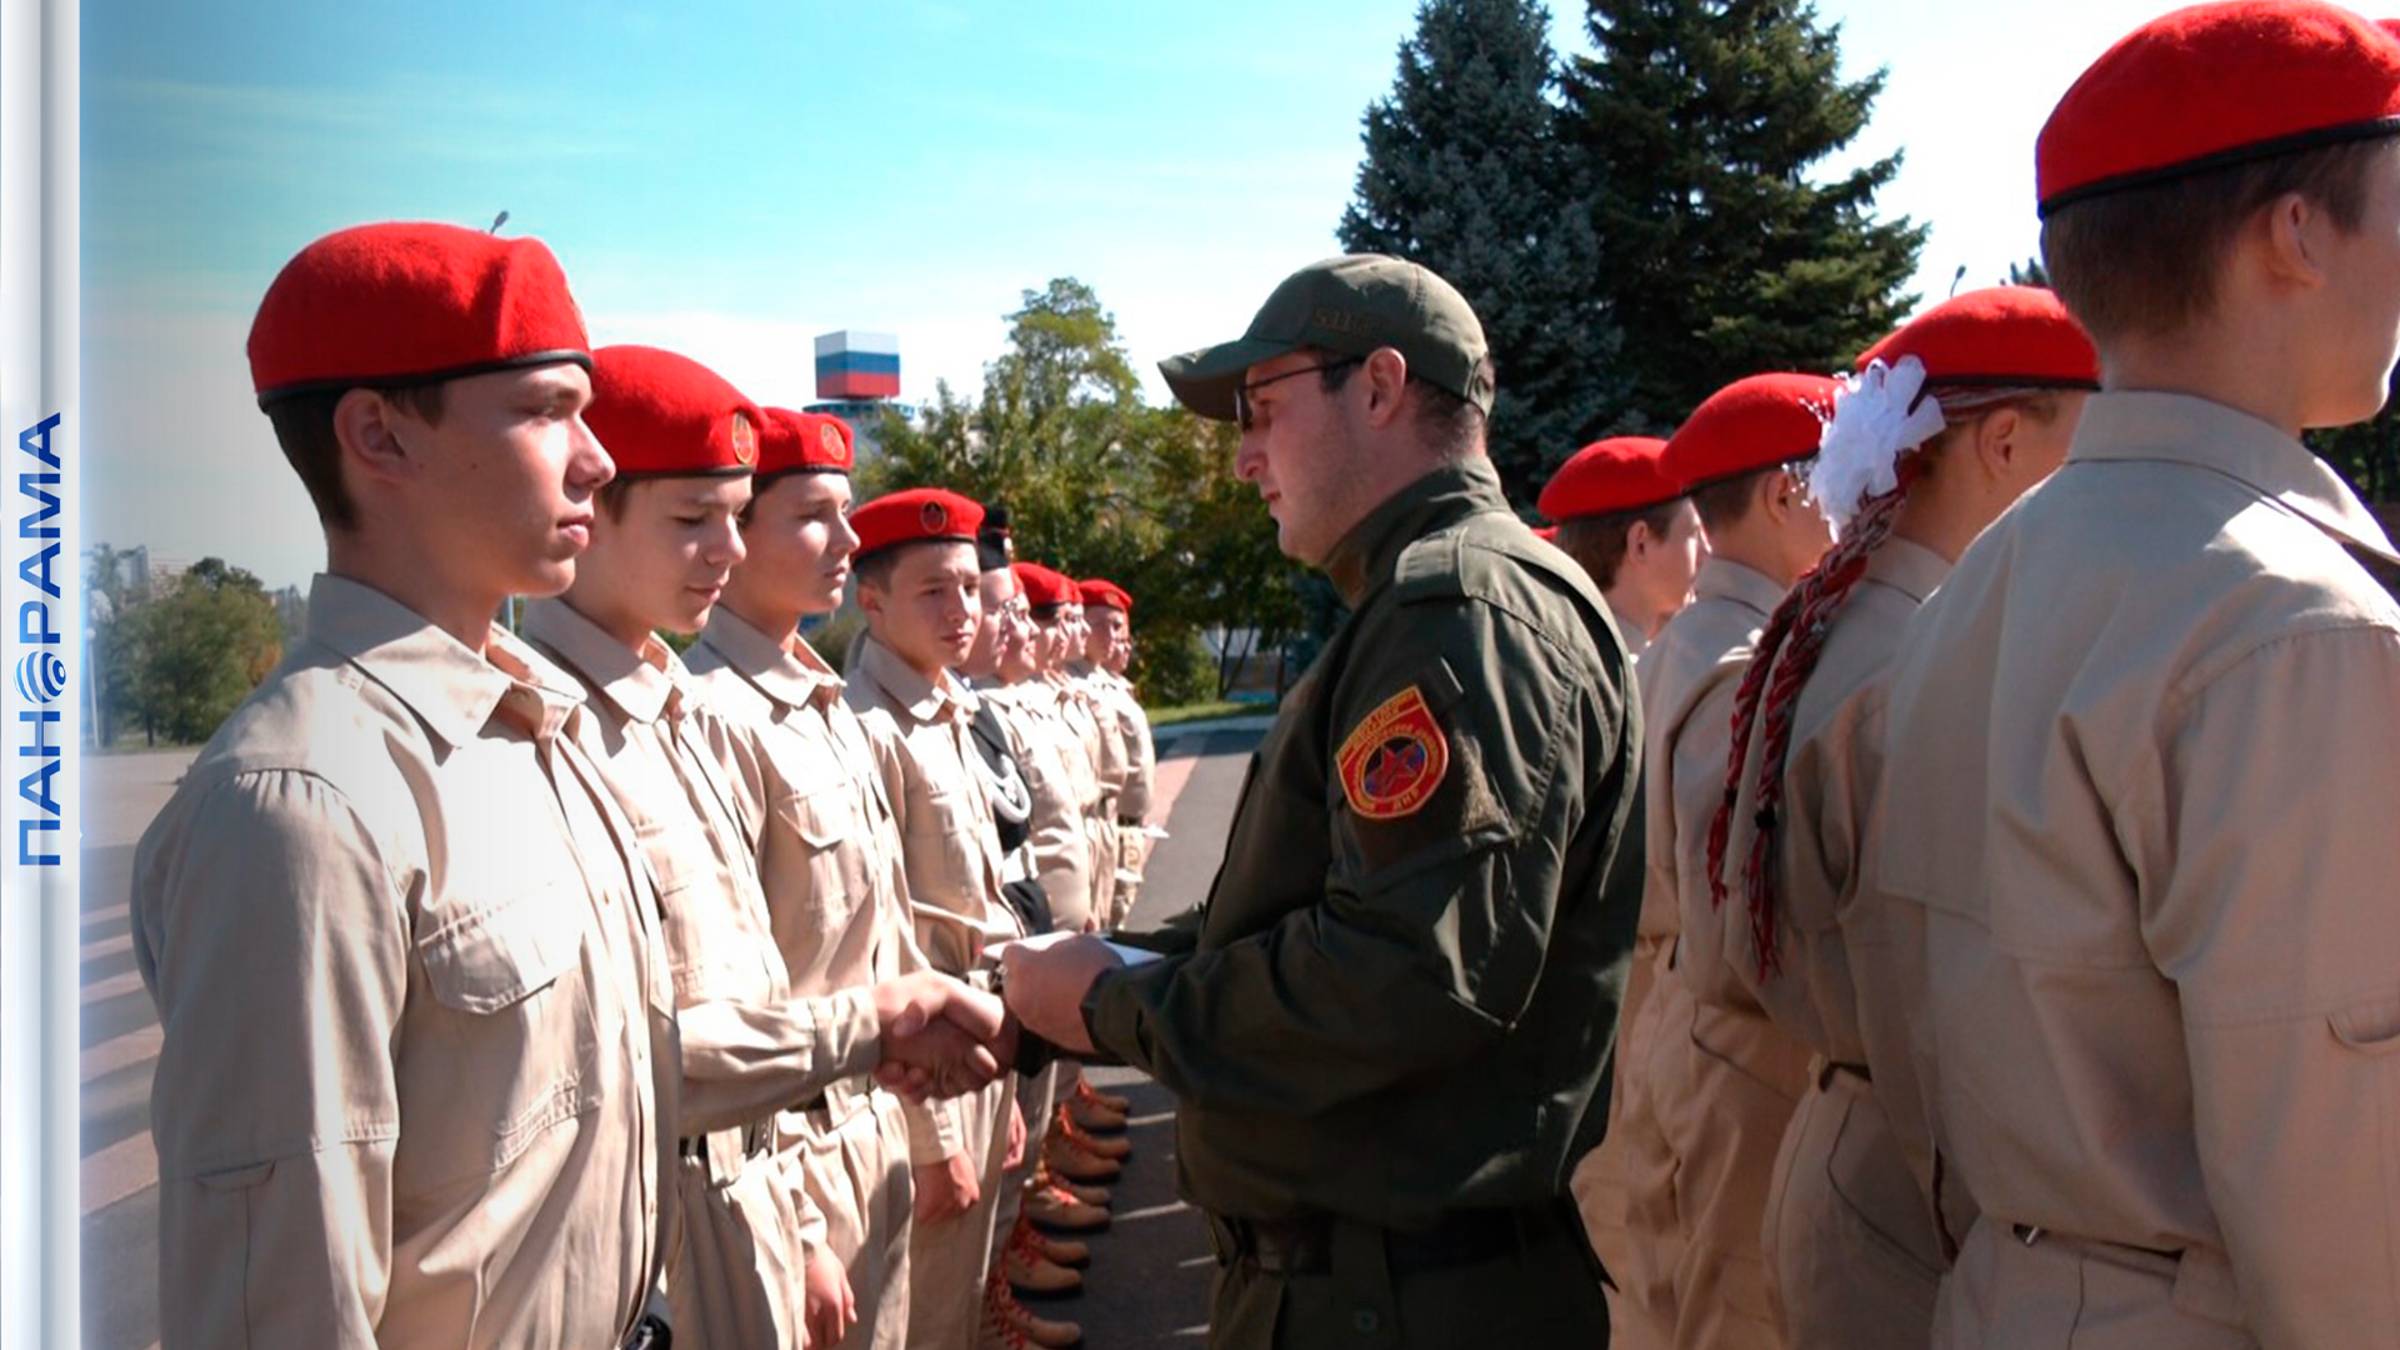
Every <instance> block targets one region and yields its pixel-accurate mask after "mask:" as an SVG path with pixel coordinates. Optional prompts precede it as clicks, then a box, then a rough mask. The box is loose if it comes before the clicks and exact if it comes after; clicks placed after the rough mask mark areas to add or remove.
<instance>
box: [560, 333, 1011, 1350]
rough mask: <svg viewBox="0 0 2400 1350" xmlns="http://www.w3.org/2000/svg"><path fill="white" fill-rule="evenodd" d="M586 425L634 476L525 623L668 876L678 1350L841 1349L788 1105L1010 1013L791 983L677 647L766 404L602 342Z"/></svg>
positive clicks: (719, 738) (721, 573) (928, 1052)
mask: <svg viewBox="0 0 2400 1350" xmlns="http://www.w3.org/2000/svg"><path fill="white" fill-rule="evenodd" d="M586 420H587V421H588V422H589V423H590V425H591V428H592V430H593V432H594V433H595V434H597V435H599V436H600V437H601V438H602V441H603V443H604V444H614V445H615V446H616V449H615V450H614V451H612V452H611V453H612V457H613V458H614V459H615V460H616V464H617V475H616V477H614V478H612V479H611V480H609V482H608V484H607V485H606V486H604V487H602V488H601V489H600V492H599V495H598V498H597V504H598V507H599V510H598V512H597V513H596V515H595V517H594V519H593V522H592V544H591V547H590V548H589V549H588V550H586V551H585V553H584V555H583V557H582V559H581V560H580V561H579V562H578V564H577V567H576V573H575V581H574V584H573V585H571V586H569V587H568V588H567V590H566V593H565V594H564V595H562V596H559V597H557V598H555V599H537V600H535V601H533V602H532V603H531V604H530V605H528V606H527V608H526V611H525V619H524V632H525V636H526V638H527V639H528V640H529V641H530V642H532V644H533V645H534V647H535V648H536V649H537V650H539V651H540V652H541V653H542V654H543V655H545V656H547V657H549V658H550V659H551V660H552V661H554V662H556V663H557V664H558V665H559V666H560V667H562V668H563V669H565V670H567V671H568V672H570V673H571V674H573V675H574V676H575V677H576V678H577V679H578V680H579V681H581V682H582V685H583V689H584V694H585V700H586V701H585V705H584V707H585V715H584V716H583V717H581V718H579V719H578V724H577V739H578V740H579V741H580V742H581V744H582V746H583V748H584V750H585V752H586V753H588V754H590V755H591V756H592V758H593V759H594V760H595V761H596V762H597V763H598V764H599V766H600V772H601V777H602V778H603V779H604V780H605V781H606V783H607V784H608V787H609V789H610V791H611V792H612V793H613V794H614V796H615V798H616V800H617V804H618V806H619V807H620V808H621V809H622V810H623V811H624V813H625V815H626V817H627V818H628V819H629V820H630V821H631V822H632V824H633V829H634V837H635V838H636V839H638V840H639V841H640V843H641V846H642V850H643V853H644V854H645V855H646V856H647V858H648V859H649V863H650V870H651V874H652V876H653V877H655V878H656V880H657V882H658V890H659V905H660V909H661V913H662V919H663V929H664V932H665V936H666V947H667V957H668V961H669V967H670V970H671V972H672V976H673V979H674V987H675V1007H676V1021H677V1022H678V1024H679V1025H680V1026H681V1028H682V1032H683V1116H682V1121H681V1124H680V1125H679V1126H678V1127H677V1128H678V1129H679V1130H680V1131H681V1133H682V1134H683V1136H684V1137H683V1139H682V1140H681V1141H680V1143H679V1144H678V1146H677V1152H678V1154H679V1155H680V1157H681V1160H682V1165H681V1167H680V1169H679V1170H678V1173H677V1180H678V1184H677V1191H678V1194H677V1200H678V1203H679V1213H680V1216H681V1219H682V1227H681V1230H680V1233H679V1236H678V1239H677V1241H676V1243H675V1245H674V1248H673V1249H672V1250H671V1252H670V1253H669V1257H668V1262H667V1293H668V1297H669V1301H670V1305H671V1307H672V1308H673V1311H674V1325H675V1330H676V1343H677V1344H678V1345H682V1346H686V1347H708V1346H722V1347H743V1348H744V1350H748V1348H749V1347H774V1346H784V1347H792V1348H793V1350H796V1348H797V1347H799V1346H800V1345H802V1344H804V1343H806V1344H812V1345H821V1346H829V1347H830V1346H834V1345H838V1344H839V1343H840V1342H841V1339H842V1337H843V1336H844V1335H845V1334H847V1333H848V1331H849V1329H850V1326H851V1324H852V1323H853V1322H855V1321H856V1320H857V1318H856V1316H855V1303H856V1300H855V1297H854V1294H853V1291H852V1290H851V1289H850V1288H849V1287H848V1284H847V1282H846V1280H845V1278H844V1275H843V1271H842V1261H841V1257H840V1255H839V1254H838V1253H836V1252H835V1251H834V1250H833V1249H832V1248H831V1247H830V1246H829V1245H827V1243H826V1242H825V1224H824V1220H823V1218H822V1217H821V1216H819V1215H817V1214H815V1213H814V1212H813V1207H811V1206H808V1205H807V1202H806V1198H805V1197H806V1192H805V1190H804V1189H803V1188H802V1187H800V1186H797V1185H794V1184H792V1183H793V1178H791V1177H790V1176H789V1175H788V1173H787V1172H786V1171H785V1170H784V1169H783V1168H780V1167H779V1166H778V1165H777V1161H776V1159H775V1157H774V1143H775V1140H774V1133H775V1132H774V1124H775V1115H776V1112H777V1110H778V1109H779V1108H783V1107H788V1106H790V1105H792V1104H793V1103H795V1102H802V1101H807V1100H809V1099H810V1098H813V1097H817V1096H819V1095H821V1094H822V1093H823V1092H825V1090H826V1089H827V1088H829V1087H832V1086H833V1085H835V1084H836V1083H839V1082H840V1081H842V1080H843V1079H853V1080H855V1079H858V1078H860V1077H863V1076H864V1075H866V1074H867V1073H869V1072H870V1071H872V1070H873V1069H874V1068H875V1067H876V1065H877V1062H878V1060H879V1059H881V1058H882V1057H884V1056H886V1055H896V1056H905V1057H907V1058H908V1059H911V1060H914V1061H916V1062H918V1063H920V1064H924V1065H926V1066H927V1067H928V1068H933V1069H937V1070H942V1071H945V1072H948V1071H950V1070H953V1069H955V1068H959V1067H963V1065H958V1064H953V1063H944V1062H942V1060H943V1059H948V1060H951V1061H957V1060H961V1059H963V1058H965V1057H967V1053H968V1052H970V1051H973V1050H975V1049H976V1048H977V1046H978V1044H979V1042H981V1041H988V1040H990V1039H992V1038H993V1037H994V1036H996V1035H997V1034H998V1033H999V1030H1000V1010H999V1007H998V1005H997V1004H996V1003H995V1002H993V1001H992V1000H991V999H990V997H989V996H988V995H983V994H979V993H977V992H976V991H974V990H971V989H968V988H967V987H966V986H965V985H963V984H960V983H958V982H957V981H955V980H951V979H949V978H948V977H947V976H943V975H939V974H936V973H934V972H931V971H920V972H918V973H916V974H914V975H911V976H906V977H902V978H899V979H895V980H890V981H886V982H884V983H882V984H879V985H875V986H873V987H854V988H849V989H844V990H842V991H840V992H838V993H834V994H829V995H826V996H823V997H818V998H803V997H797V996H795V995H793V994H792V992H791V990H790V987H789V986H790V977H789V974H788V972H787V971H786V968H785V966H784V960H783V954H782V952H781V951H779V950H778V949H777V948H776V945H775V938H774V934H773V932H772V923H771V920H770V919H769V917H768V911H767V901H766V896H765V894H764V892H763V891H762V890H761V888H760V884H759V878H758V866H757V861H756V858H755V856H754V855H753V853H752V850H751V843H750V839H751V830H750V829H749V828H746V825H745V821H744V819H743V812H744V810H745V807H744V806H743V804H742V800H741V797H740V794H738V793H737V792H736V791H735V789H734V788H733V786H732V784H731V782H730V781H729V774H728V772H727V770H726V767H725V766H724V765H723V764H722V763H721V762H720V761H719V759H718V757H717V751H716V750H715V749H712V747H719V746H722V745H724V744H725V742H726V738H727V734H728V733H727V732H726V730H725V729H724V728H723V727H722V726H720V725H718V722H719V720H720V719H719V718H718V717H717V715H716V714H715V712H714V711H713V710H712V709H710V708H709V707H708V706H707V705H706V703H705V702H704V700H703V699H702V698H701V697H700V694H699V690H698V688H697V686H696V685H694V683H693V682H692V680H691V677H690V676H689V674H687V673H686V671H685V670H684V667H683V662H682V661H681V660H680V659H679V658H678V657H677V656H676V655H675V653H674V652H673V651H672V650H671V649H670V648H669V647H668V646H667V644H666V643H665V642H663V641H661V640H660V639H659V637H658V636H657V632H658V630H664V631H667V632H672V633H681V634H687V635H688V634H694V633H697V632H699V631H700V628H701V625H702V624H704V623H706V622H707V620H708V615H709V611H710V610H711V609H712V608H713V607H714V606H715V604H716V601H717V597H718V595H719V594H720V593H721V592H722V591H723V590H724V587H725V581H726V578H727V576H728V575H729V574H730V573H731V572H732V570H733V567H734V564H736V563H738V562H740V561H741V559H742V538H741V531H740V527H739V526H738V525H737V524H736V517H738V516H739V515H740V514H741V511H742V509H743V508H744V507H745V506H747V505H748V504H749V500H750V491H751V484H750V478H751V472H752V470H753V468H754V467H755V466H756V464H757V462H758V435H759V427H760V421H761V418H760V414H759V411H758V409H757V408H756V407H755V406H753V405H752V404H751V403H750V402H749V400H747V399H745V398H743V397H742V395H741V392H740V391H739V390H737V389H735V388H734V387H733V386H732V385H730V384H728V383H726V382H725V381H724V380H723V379H722V378H720V377H719V376H717V375H716V374H715V372H713V371H710V370H709V369H708V368H707V367H705V366H702V365H700V364H699V363H698V362H696V361H693V360H691V359H689V358H687V357H683V356H679V355H676V354H675V353H672V352H665V351H661V350H659V349H657V348H655V347H641V346H616V347H603V348H601V349H600V350H599V351H597V352H594V353H593V369H592V406H591V408H590V410H589V413H588V415H587V419H586ZM904 1016H909V1017H911V1018H912V1020H916V1019H924V1018H926V1017H928V1016H931V1017H932V1018H935V1019H938V1020H937V1021H936V1022H935V1023H934V1024H933V1025H934V1027H936V1028H938V1029H939V1030H940V1031H942V1032H943V1033H944V1034H945V1036H946V1038H947V1039H948V1040H949V1041H950V1042H951V1044H949V1045H948V1046H946V1047H945V1046H944V1045H942V1044H941V1043H940V1042H941V1040H942V1039H943V1038H942V1037H929V1036H926V1035H925V1034H924V1033H922V1032H912V1033H909V1034H907V1035H903V1034H901V1031H900V1028H899V1026H898V1025H897V1024H898V1023H899V1022H900V1020H901V1018H903V1017H904ZM951 1017H956V1018H957V1019H958V1022H957V1023H952V1022H950V1021H949V1018H951ZM962 1025H963V1026H964V1028H965V1030H962V1029H961V1028H962ZM968 1031H971V1032H972V1034H973V1035H974V1036H975V1037H976V1041H975V1042H969V1041H968V1040H967V1039H966V1032H968ZM915 1042H926V1044H923V1045H919V1044H915ZM982 1053H983V1054H984V1055H986V1056H988V1054H989V1052H988V1051H984V1052H982ZM984 1067H985V1068H986V1069H989V1070H991V1071H992V1073H993V1074H996V1072H997V1065H993V1064H987V1065H985V1066H984ZM988 1076H991V1075H989V1074H983V1073H977V1074H975V1075H973V1078H974V1083H975V1085H976V1086H980V1085H981V1082H982V1080H983V1079H984V1078H986V1077H988ZM804 1239H805V1241H804ZM804 1298H805V1307H804V1306H803V1299H804ZM804 1320H805V1322H806V1331H805V1334H804V1333H803V1329H802V1323H803V1321H804Z"/></svg>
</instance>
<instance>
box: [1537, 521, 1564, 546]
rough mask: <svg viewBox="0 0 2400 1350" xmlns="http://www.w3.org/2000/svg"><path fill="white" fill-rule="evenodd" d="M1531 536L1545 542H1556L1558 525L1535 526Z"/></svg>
mask: <svg viewBox="0 0 2400 1350" xmlns="http://www.w3.org/2000/svg"><path fill="white" fill-rule="evenodd" d="M1533 537H1534V538H1536V539H1539V540H1541V541H1542V542H1543V543H1546V544H1550V543H1556V542H1558V527H1557V526H1556V525H1542V526H1537V527H1535V529H1534V532H1533Z"/></svg>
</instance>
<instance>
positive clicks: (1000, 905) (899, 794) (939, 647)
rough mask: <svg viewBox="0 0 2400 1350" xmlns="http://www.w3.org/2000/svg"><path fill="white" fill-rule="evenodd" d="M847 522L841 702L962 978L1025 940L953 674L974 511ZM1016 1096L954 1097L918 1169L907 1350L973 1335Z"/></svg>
mask: <svg viewBox="0 0 2400 1350" xmlns="http://www.w3.org/2000/svg"><path fill="white" fill-rule="evenodd" d="M850 522H851V526H852V528H853V529H854V530H855V531H856V532H857V535H858V541H859V542H858V550H857V553H856V555H855V559H856V567H857V572H858V604H859V608H860V609H861V610H863V611H864V612H865V614H866V617H867V636H866V638H865V640H864V641H863V642H861V643H860V645H859V647H858V655H857V659H856V660H855V661H854V662H853V664H852V667H851V670H850V672H849V674H850V681H849V686H848V688H847V689H845V690H844V691H843V697H844V698H845V699H847V700H848V701H849V703H850V706H851V707H852V708H854V709H856V710H857V712H858V716H859V720H860V722H861V723H862V724H864V726H865V728H866V730H867V732H868V736H869V739H870V740H871V742H872V743H873V746H874V750H875V757H876V764H877V767H878V768H879V770H880V772H881V774H882V778H883V787H884V792H885V795H886V797H887V798H888V800H889V801H890V802H891V805H892V811H893V815H894V819H895V821H896V823H897V825H898V827H899V832H900V844H901V854H902V858H903V860H904V863H905V865H906V869H907V875H908V889H909V895H910V899H911V910H912V913H913V914H914V916H915V918H916V927H917V942H918V945H919V946H920V947H922V948H923V949H924V952H925V955H926V957H927V958H928V959H930V960H931V961H932V962H933V965H934V967H935V969H937V970H943V971H947V972H948V973H950V974H952V975H961V976H963V975H967V974H969V973H970V972H974V971H977V970H979V969H981V968H983V967H985V966H987V965H988V964H989V963H988V962H987V960H986V957H985V953H986V952H987V951H989V950H990V949H992V948H996V947H998V946H1000V945H1001V944H1003V943H1006V942H1011V941H1014V940H1015V939H1016V938H1018V937H1020V936H1022V932H1021V930H1020V928H1019V926H1018V924H1017V921H1016V918H1015V916H1014V915H1013V914H1012V913H1011V912H1010V911H1009V908H1008V905H1007V903H1006V902H1005V901H1004V900H1003V899H1002V897H1001V894H1000V886H1001V876H1000V868H1001V863H1000V841H999V837H998V834H997V833H996V831H995V830H994V829H993V825H992V806H991V800H990V797H989V795H988V793H987V792H986V790H985V787H984V783H983V780H982V778H981V777H980V776H978V774H977V772H976V770H975V767H974V765H973V763H972V762H971V760H972V756H973V755H974V754H975V750H974V747H973V746H972V745H970V744H969V743H968V737H969V736H970V735H971V733H970V731H969V729H968V723H969V721H970V720H971V719H972V718H973V717H974V715H975V708H976V700H975V695H974V693H973V692H972V691H971V690H969V689H968V688H967V687H966V685H965V684H964V683H963V682H961V681H960V680H959V678H958V677H957V676H956V675H954V674H952V673H951V671H952V668H953V667H955V666H957V665H958V664H959V663H960V662H962V661H964V660H965V659H966V655H967V652H968V650H969V649H970V648H972V647H973V645H974V641H975V629H976V626H977V622H978V616H979V614H980V612H981V608H982V585H983V577H982V569H981V567H980V566H979V565H978V562H977V559H976V553H975V537H976V533H977V531H978V530H979V529H980V527H981V526H982V523H983V508H982V507H981V506H979V505H977V504H976V503H975V502H974V501H972V500H970V499H968V498H966V497H962V496H960V495H958V494H957V493H955V492H947V491H943V490H942V489H939V488H912V489H908V490H905V491H901V492H895V493H891V494H888V495H886V496H883V497H879V498H876V499H875V500H874V501H871V502H868V503H866V504H865V505H863V506H860V507H859V508H858V509H857V510H855V511H853V512H852V513H851V516H850ZM1014 1099H1015V1098H1014V1092H1013V1089H1012V1088H1011V1085H1010V1083H1009V1082H1008V1080H1005V1079H1004V1080H1002V1081H1000V1082H996V1083H994V1084H992V1085H991V1086H990V1087H989V1088H986V1089H985V1090H984V1091H982V1092H980V1093H975V1094H972V1095H969V1096H965V1097H961V1098H959V1099H958V1100H957V1102H956V1103H955V1105H957V1106H958V1107H959V1108H961V1109H960V1111H959V1115H958V1119H959V1122H960V1131H959V1134H960V1148H959V1150H958V1151H957V1152H955V1153H952V1154H950V1155H949V1156H947V1157H945V1158H944V1159H942V1160H941V1161H939V1162H936V1163H932V1164H929V1165H926V1166H921V1167H919V1168H918V1170H917V1195H918V1203H917V1224H916V1228H915V1230H914V1232H913V1233H912V1234H911V1235H910V1247H909V1265H910V1268H911V1272H912V1273H911V1284H912V1285H913V1289H912V1290H911V1295H910V1304H909V1327H910V1335H909V1344H910V1345H911V1346H912V1347H927V1348H928V1350H945V1348H946V1347H959V1350H964V1348H965V1347H968V1346H971V1345H972V1344H973V1343H974V1341H975V1338H976V1334H977V1332H978V1330H979V1328H980V1327H981V1325H982V1320H983V1319H982V1309H983V1301H984V1278H985V1276H986V1274H987V1273H988V1271H989V1269H990V1263H991V1257H992V1227H993V1223H994V1221H995V1219H996V1217H997V1208H996V1202H997V1200H998V1194H997V1192H998V1183H999V1180H1000V1174H1001V1173H1002V1172H1003V1171H1004V1170H1006V1165H1007V1158H1008V1154H1009V1142H1010V1140H1009V1134H1010V1131H1009V1129H1008V1117H1009V1114H1010V1108H1011V1106H1012V1104H1013V1102H1014Z"/></svg>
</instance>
